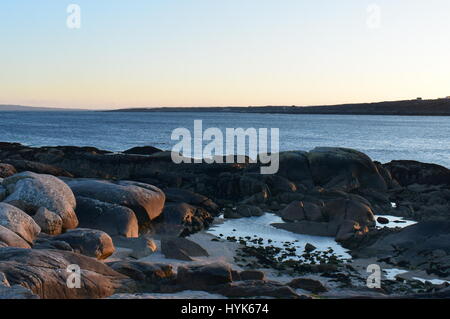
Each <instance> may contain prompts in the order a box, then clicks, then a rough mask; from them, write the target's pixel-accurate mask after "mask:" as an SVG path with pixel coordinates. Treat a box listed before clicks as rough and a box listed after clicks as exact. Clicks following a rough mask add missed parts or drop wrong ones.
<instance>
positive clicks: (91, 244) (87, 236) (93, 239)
mask: <svg viewBox="0 0 450 319" xmlns="http://www.w3.org/2000/svg"><path fill="white" fill-rule="evenodd" d="M54 240H60V241H65V242H66V243H68V244H69V245H70V246H71V247H72V248H73V249H74V251H76V252H78V253H80V254H83V255H86V256H90V257H95V258H97V259H99V260H102V259H106V258H108V257H109V256H111V255H112V254H113V253H114V251H115V248H114V244H113V241H112V239H111V237H110V236H109V235H108V234H106V233H105V232H102V231H100V230H93V229H85V228H77V229H74V230H69V231H68V232H66V233H64V234H61V235H59V236H55V237H54Z"/></svg>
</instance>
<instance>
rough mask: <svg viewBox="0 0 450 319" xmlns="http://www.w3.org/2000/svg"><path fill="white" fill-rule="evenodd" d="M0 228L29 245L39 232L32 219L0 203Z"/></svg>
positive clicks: (18, 210)
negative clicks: (12, 233) (7, 230)
mask: <svg viewBox="0 0 450 319" xmlns="http://www.w3.org/2000/svg"><path fill="white" fill-rule="evenodd" d="M0 226H3V227H5V228H8V229H9V230H11V231H13V232H14V233H16V234H17V235H19V236H20V237H21V238H23V239H24V240H25V241H26V242H28V243H29V244H32V243H33V241H34V240H35V239H36V238H37V236H38V235H39V233H40V232H41V228H40V227H39V226H38V225H37V224H36V222H35V221H34V220H33V218H31V217H30V216H29V215H27V214H26V213H24V212H23V211H21V210H20V209H18V208H16V207H14V206H12V205H9V204H6V203H0Z"/></svg>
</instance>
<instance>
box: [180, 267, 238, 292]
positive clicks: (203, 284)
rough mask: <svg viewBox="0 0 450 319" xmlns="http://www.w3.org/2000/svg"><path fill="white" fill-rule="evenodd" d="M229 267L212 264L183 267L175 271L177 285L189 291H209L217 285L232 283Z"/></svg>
mask: <svg viewBox="0 0 450 319" xmlns="http://www.w3.org/2000/svg"><path fill="white" fill-rule="evenodd" d="M232 278H233V277H232V269H231V267H230V265H228V264H224V263H212V264H205V265H185V266H184V265H183V266H179V267H178V270H177V283H178V284H179V285H180V286H181V287H183V288H185V289H191V290H205V291H210V290H211V289H214V287H215V286H217V285H222V284H227V283H230V282H232V281H233V279H232Z"/></svg>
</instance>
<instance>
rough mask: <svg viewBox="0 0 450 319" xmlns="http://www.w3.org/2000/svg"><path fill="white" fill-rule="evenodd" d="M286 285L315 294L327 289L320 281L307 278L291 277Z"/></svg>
mask: <svg viewBox="0 0 450 319" xmlns="http://www.w3.org/2000/svg"><path fill="white" fill-rule="evenodd" d="M288 286H290V287H292V288H295V289H303V290H307V291H310V292H312V293H315V294H319V293H322V292H327V291H328V289H327V288H325V286H324V285H323V284H322V283H321V282H320V281H318V280H314V279H309V278H296V279H293V280H292V281H291V282H290V283H288Z"/></svg>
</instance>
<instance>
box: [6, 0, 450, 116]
mask: <svg viewBox="0 0 450 319" xmlns="http://www.w3.org/2000/svg"><path fill="white" fill-rule="evenodd" d="M70 4H76V5H78V6H79V8H80V10H81V11H80V20H79V21H80V28H79V29H77V28H69V27H68V25H67V19H68V17H69V16H71V17H73V15H72V13H68V11H67V8H68V6H69V5H70ZM449 14H450V1H448V0H427V1H425V0H395V1H392V0H372V1H366V0H341V1H336V0H314V1H312V0H308V1H305V0H222V1H218V0H132V1H123V0H71V1H64V0H58V1H55V0H40V1H33V0H2V1H1V2H0V39H1V42H0V43H1V44H0V104H14V105H31V106H50V107H65V108H90V109H105V108H108V109H111V108H124V107H159V106H249V105H323V104H339V103H352V102H374V101H383V100H400V99H414V98H416V97H419V96H420V97H423V98H438V97H444V96H448V95H450V59H449V58H448V56H449V52H450V20H449V19H448V16H449ZM70 21H75V20H70ZM76 21H78V20H76Z"/></svg>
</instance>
